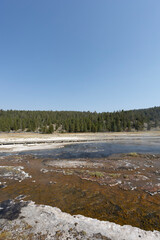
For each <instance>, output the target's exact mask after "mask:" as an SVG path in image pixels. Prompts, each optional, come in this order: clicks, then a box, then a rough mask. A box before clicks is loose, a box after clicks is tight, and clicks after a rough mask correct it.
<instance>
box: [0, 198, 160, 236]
mask: <svg viewBox="0 0 160 240" xmlns="http://www.w3.org/2000/svg"><path fill="white" fill-rule="evenodd" d="M0 239H3V240H11V239H13V240H14V239H16V240H19V239H25V240H32V239H33V240H44V239H46V240H49V239H59V240H63V239H64V240H66V239H77V240H80V239H84V240H85V239H86V240H94V239H95V240H97V239H103V240H137V239H141V240H152V239H154V240H159V239H160V232H158V231H153V232H151V231H144V230H141V229H139V228H136V227H132V226H129V225H124V226H120V225H118V224H115V223H111V222H108V221H99V220H97V219H92V218H88V217H84V216H82V215H75V216H71V215H70V214H67V213H64V212H61V210H60V209H58V208H55V207H50V206H46V205H36V204H35V203H34V202H32V201H30V202H25V201H14V200H7V201H4V202H2V203H0Z"/></svg>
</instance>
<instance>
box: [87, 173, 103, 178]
mask: <svg viewBox="0 0 160 240" xmlns="http://www.w3.org/2000/svg"><path fill="white" fill-rule="evenodd" d="M89 175H90V176H92V177H97V178H102V177H104V174H103V173H102V172H89Z"/></svg>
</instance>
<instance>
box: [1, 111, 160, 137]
mask: <svg viewBox="0 0 160 240" xmlns="http://www.w3.org/2000/svg"><path fill="white" fill-rule="evenodd" d="M159 127H160V107H154V108H148V109H139V110H130V111H123V110H122V111H118V112H113V113H109V112H103V113H96V112H76V111H17V110H16V111H13V110H8V111H4V110H0V131H1V132H10V131H27V132H40V133H53V132H54V131H56V132H121V131H139V130H151V129H152V130H153V129H154V130H156V129H159Z"/></svg>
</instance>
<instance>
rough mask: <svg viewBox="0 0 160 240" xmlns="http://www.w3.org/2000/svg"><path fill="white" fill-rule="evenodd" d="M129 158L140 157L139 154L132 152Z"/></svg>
mask: <svg viewBox="0 0 160 240" xmlns="http://www.w3.org/2000/svg"><path fill="white" fill-rule="evenodd" d="M128 156H130V157H138V153H136V152H131V153H128Z"/></svg>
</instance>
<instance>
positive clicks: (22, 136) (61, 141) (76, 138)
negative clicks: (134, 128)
mask: <svg viewBox="0 0 160 240" xmlns="http://www.w3.org/2000/svg"><path fill="white" fill-rule="evenodd" d="M144 139H146V140H148V139H152V141H157V142H158V143H160V131H146V132H129V133H126V132H121V133H61V134H60V133H59V134H38V133H0V152H18V151H27V150H37V149H52V148H60V147H63V146H64V145H66V144H72V143H82V142H96V141H113V140H114V141H116V140H119V141H130V140H134V141H141V140H144Z"/></svg>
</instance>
